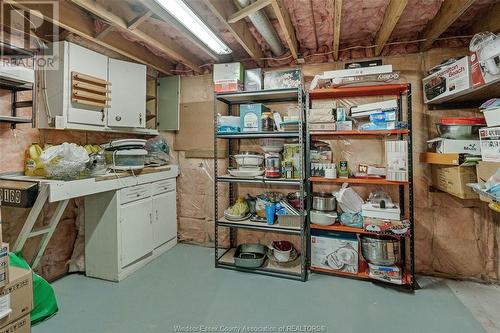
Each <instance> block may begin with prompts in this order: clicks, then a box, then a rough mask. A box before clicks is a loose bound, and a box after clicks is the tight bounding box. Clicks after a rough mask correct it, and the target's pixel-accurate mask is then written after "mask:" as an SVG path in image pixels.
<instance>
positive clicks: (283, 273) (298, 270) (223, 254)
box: [214, 88, 308, 281]
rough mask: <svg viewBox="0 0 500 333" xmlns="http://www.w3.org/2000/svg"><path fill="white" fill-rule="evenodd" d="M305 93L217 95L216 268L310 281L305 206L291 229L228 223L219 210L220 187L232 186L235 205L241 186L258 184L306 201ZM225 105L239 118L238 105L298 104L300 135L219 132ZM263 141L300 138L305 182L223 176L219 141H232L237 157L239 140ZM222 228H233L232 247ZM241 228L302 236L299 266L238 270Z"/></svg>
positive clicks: (230, 148) (268, 264) (230, 147)
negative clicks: (291, 190)
mask: <svg viewBox="0 0 500 333" xmlns="http://www.w3.org/2000/svg"><path fill="white" fill-rule="evenodd" d="M304 99H305V97H304V93H303V91H302V88H298V89H297V88H293V89H273V90H261V91H245V92H231V93H216V94H215V95H214V179H215V186H214V208H215V209H214V211H215V217H214V220H215V267H217V268H224V269H231V270H238V271H242V272H249V273H257V274H264V275H270V276H276V277H282V278H287V279H294V280H300V281H306V280H307V266H306V264H307V255H306V254H307V247H308V244H307V235H308V225H307V223H306V212H305V211H306V208H305V207H301V209H300V220H301V223H300V227H289V226H281V225H280V224H279V219H278V223H276V224H273V225H267V224H265V223H261V222H253V221H250V220H246V221H238V222H236V221H228V220H226V219H225V218H219V208H221V209H222V210H223V209H225V208H226V207H219V202H218V201H219V200H218V198H219V185H220V184H224V183H225V184H228V186H229V201H230V204H233V203H234V202H235V200H236V196H237V191H238V184H256V185H263V186H266V187H267V186H270V185H273V186H293V187H295V188H296V189H297V191H300V193H301V198H300V199H301V202H304V191H305V189H306V180H305V168H304V156H305V146H304V142H305V127H304V118H305V114H304V113H305V109H304ZM218 102H222V103H225V104H226V105H227V108H228V115H235V114H236V109H235V106H238V105H240V104H246V103H264V104H271V103H297V105H298V108H299V110H300V115H301V122H300V126H299V131H298V132H269V133H266V132H261V133H224V134H220V133H217V103H218ZM259 138H297V139H298V142H299V144H300V145H301V152H302V163H303V164H302V178H301V179H283V178H278V179H275V178H266V177H262V176H261V177H248V178H239V177H233V176H230V175H222V176H221V175H219V165H218V160H217V156H218V152H217V148H218V145H217V143H218V140H228V150H227V151H228V155H230V154H233V153H234V152H233V150H234V149H235V148H236V146H237V145H236V144H235V141H238V140H245V139H250V140H251V139H259ZM219 227H227V228H230V232H229V242H230V247H229V248H223V247H221V244H220V242H219ZM237 229H247V230H256V231H261V232H262V231H264V232H273V233H282V234H290V235H296V236H298V237H300V244H301V249H300V250H299V251H300V253H301V254H300V257H299V259H297V260H299V264H297V265H295V266H293V267H288V266H278V265H276V264H275V263H273V262H272V261H270V260H266V262H265V264H264V265H263V266H262V267H259V268H257V269H245V268H240V267H236V266H235V264H234V258H233V255H234V251H235V248H236V246H237V245H239V244H238V243H237V235H236V233H235V230H237Z"/></svg>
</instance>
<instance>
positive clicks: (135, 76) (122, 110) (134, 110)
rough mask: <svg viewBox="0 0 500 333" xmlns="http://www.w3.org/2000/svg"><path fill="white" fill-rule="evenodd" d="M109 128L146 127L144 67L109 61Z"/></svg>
mask: <svg viewBox="0 0 500 333" xmlns="http://www.w3.org/2000/svg"><path fill="white" fill-rule="evenodd" d="M108 71H109V82H110V83H111V101H110V102H109V105H110V107H109V108H108V126H110V127H136V128H144V127H146V66H144V65H140V64H135V63H132V62H128V61H121V60H116V59H109V66H108Z"/></svg>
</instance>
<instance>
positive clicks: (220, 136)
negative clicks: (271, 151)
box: [216, 132, 300, 139]
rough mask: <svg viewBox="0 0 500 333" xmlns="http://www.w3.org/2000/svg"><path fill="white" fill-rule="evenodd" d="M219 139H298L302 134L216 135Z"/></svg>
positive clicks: (249, 133) (219, 133)
mask: <svg viewBox="0 0 500 333" xmlns="http://www.w3.org/2000/svg"><path fill="white" fill-rule="evenodd" d="M216 136H217V138H218V139H259V138H298V137H299V136H300V132H248V133H221V132H217V134H216Z"/></svg>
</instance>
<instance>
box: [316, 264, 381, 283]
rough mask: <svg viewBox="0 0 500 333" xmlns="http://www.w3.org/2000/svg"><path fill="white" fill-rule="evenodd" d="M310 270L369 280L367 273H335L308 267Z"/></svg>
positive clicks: (330, 270)
mask: <svg viewBox="0 0 500 333" xmlns="http://www.w3.org/2000/svg"><path fill="white" fill-rule="evenodd" d="M310 270H311V271H312V272H318V273H325V274H332V275H340V276H346V277H350V278H356V279H364V280H370V279H371V278H370V276H369V275H368V273H367V272H358V273H348V272H342V271H335V270H332V269H325V268H320V267H313V266H311V267H310Z"/></svg>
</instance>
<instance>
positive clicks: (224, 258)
mask: <svg viewBox="0 0 500 333" xmlns="http://www.w3.org/2000/svg"><path fill="white" fill-rule="evenodd" d="M223 250H224V251H225V252H224V253H223V254H222V255H221V256H220V257H219V258H218V260H217V267H220V268H226V269H232V270H237V271H242V272H248V273H259V274H265V275H271V276H276V277H281V278H286V279H293V280H303V273H302V271H301V266H300V265H290V264H289V265H286V264H277V263H275V262H273V261H271V260H269V259H268V260H266V262H265V263H264V264H263V265H262V266H261V267H258V268H243V267H238V266H236V265H235V260H234V254H235V252H236V248H230V249H223ZM300 258H302V256H300V257H299V259H297V260H301V259H300Z"/></svg>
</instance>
